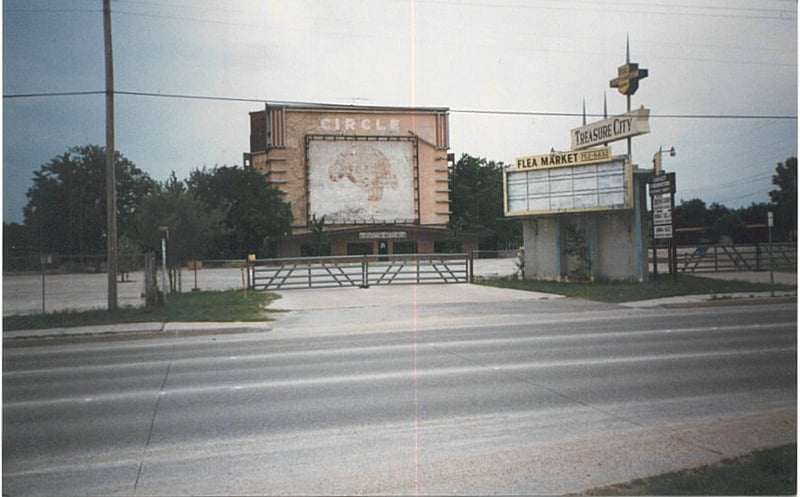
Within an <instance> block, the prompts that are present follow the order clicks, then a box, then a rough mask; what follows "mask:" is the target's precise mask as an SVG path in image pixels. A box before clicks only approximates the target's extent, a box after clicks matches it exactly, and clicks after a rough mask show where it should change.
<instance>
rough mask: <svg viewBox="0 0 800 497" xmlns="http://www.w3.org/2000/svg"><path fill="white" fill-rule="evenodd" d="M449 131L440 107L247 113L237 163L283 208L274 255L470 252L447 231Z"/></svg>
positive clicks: (277, 108)
mask: <svg viewBox="0 0 800 497" xmlns="http://www.w3.org/2000/svg"><path fill="white" fill-rule="evenodd" d="M448 127H449V114H448V109H447V108H416V107H415V108H403V107H366V106H359V107H356V106H338V105H322V104H320V105H313V104H310V105H297V104H292V105H274V104H267V105H266V107H265V109H264V110H260V111H256V112H251V113H250V152H249V153H245V154H244V165H245V167H252V168H253V169H255V170H256V171H258V172H260V173H261V174H263V175H264V177H265V180H266V181H268V182H269V183H270V184H271V185H273V186H275V187H276V188H278V189H280V190H281V191H283V192H284V194H285V198H284V199H285V200H286V201H287V202H289V203H290V205H291V211H292V217H293V223H292V230H291V233H287V234H286V236H284V237H282V238H281V239H280V240H275V241H273V247H274V252H275V254H277V256H278V257H299V256H307V255H335V256H340V255H363V254H376V255H391V254H408V253H435V252H445V251H453V249H456V250H458V251H468V250H470V249H472V248H477V237H476V236H470V235H466V236H464V235H462V236H461V237H460V239H459V240H453V239H451V236H450V234H449V231H448V229H447V226H448V222H449V220H450V188H449V186H450V182H449V174H450V167H449V166H450V163H451V161H452V155H449V154H448V149H449V130H448ZM321 220H324V222H321ZM315 228H316V229H315ZM320 228H321V229H320ZM320 247H323V249H322V253H320ZM259 257H261V256H260V255H259Z"/></svg>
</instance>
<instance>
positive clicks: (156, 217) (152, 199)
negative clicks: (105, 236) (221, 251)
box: [137, 171, 224, 290]
mask: <svg viewBox="0 0 800 497" xmlns="http://www.w3.org/2000/svg"><path fill="white" fill-rule="evenodd" d="M223 219H224V216H223V215H222V213H221V212H219V210H217V209H210V208H208V206H207V205H205V204H204V203H202V202H201V201H200V200H199V199H197V198H195V197H194V196H193V195H191V194H189V192H187V191H186V187H185V185H184V184H183V182H181V181H178V179H177V178H176V177H175V172H174V171H173V173H172V175H171V176H170V178H169V179H168V180H167V181H166V182H165V183H164V184H163V185H158V187H157V188H156V189H155V190H154V191H153V192H152V193H151V194H150V195H148V196H147V197H145V198H144V199H143V201H142V204H141V209H140V212H139V215H138V217H137V221H138V222H137V228H138V229H137V231H138V240H139V243H140V244H141V245H142V246H143V247H145V248H147V249H149V250H153V251H156V252H160V251H161V239H162V237H163V236H165V235H166V237H167V239H168V241H167V265H168V266H169V267H170V272H171V276H170V278H171V280H172V281H173V282H174V281H175V278H174V271H175V269H176V268H178V267H179V266H181V265H183V264H185V263H186V262H187V261H188V260H189V259H200V258H202V257H204V256H206V255H208V254H207V252H206V251H207V247H208V244H209V241H210V240H212V239H214V237H216V236H218V235H219V234H220V233H221V231H222V226H223ZM162 228H166V229H167V230H168V231H167V232H162ZM173 290H174V283H173Z"/></svg>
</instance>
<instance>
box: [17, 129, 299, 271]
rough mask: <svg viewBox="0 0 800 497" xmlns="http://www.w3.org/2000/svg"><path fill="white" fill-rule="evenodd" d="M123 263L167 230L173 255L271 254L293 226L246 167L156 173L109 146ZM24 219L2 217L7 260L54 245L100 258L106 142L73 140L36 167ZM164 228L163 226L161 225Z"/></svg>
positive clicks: (274, 193) (175, 259) (85, 260)
mask: <svg viewBox="0 0 800 497" xmlns="http://www.w3.org/2000/svg"><path fill="white" fill-rule="evenodd" d="M115 167H116V169H115V174H116V186H117V235H118V252H119V259H120V268H121V270H125V268H124V265H125V261H126V260H136V261H137V262H138V256H139V255H140V254H141V253H142V252H143V251H148V250H153V251H160V244H161V238H162V236H165V235H168V236H169V249H168V250H167V254H168V256H169V259H170V261H169V262H170V265H172V266H174V265H176V264H183V263H185V262H187V261H188V260H203V259H232V258H243V257H245V255H246V254H248V253H258V254H261V256H262V257H269V256H270V254H271V252H272V251H273V249H274V244H275V240H276V239H277V238H278V237H281V236H283V235H284V234H285V233H287V232H288V231H290V225H291V221H292V216H291V211H290V206H289V204H288V203H287V202H285V201H284V200H283V193H282V192H280V191H279V190H278V189H276V188H273V187H271V186H269V185H268V184H267V182H265V181H264V178H263V176H261V175H260V174H259V173H258V172H255V171H253V170H252V169H244V168H240V167H232V166H215V167H213V168H211V169H207V168H205V167H203V168H202V169H195V170H193V171H192V172H191V173H190V175H189V177H188V178H186V179H184V180H179V179H178V178H177V177H176V175H175V173H174V172H173V173H172V175H171V176H170V177H169V178H168V179H167V180H166V181H164V182H158V181H155V180H153V179H152V178H151V177H150V176H149V175H148V174H147V173H146V172H144V171H142V170H141V169H139V168H138V167H136V165H135V164H133V162H131V161H130V160H128V159H127V158H126V157H125V156H123V155H122V154H120V153H116V156H115ZM27 196H28V203H27V205H26V206H25V209H24V220H25V221H24V224H22V225H20V224H17V223H12V224H6V223H3V232H4V233H3V239H4V243H3V259H4V266H5V268H6V269H14V265H15V263H19V264H24V262H23V261H24V258H25V257H26V256H31V255H36V256H38V254H60V255H62V256H67V257H68V258H69V259H71V262H72V263H75V264H84V265H89V264H95V265H97V266H99V264H100V263H101V262H102V261H103V260H104V258H105V253H106V240H107V238H106V235H107V223H106V187H105V149H104V147H99V146H95V145H87V146H82V147H74V148H71V149H69V150H68V151H67V152H66V153H64V154H63V155H60V156H58V157H55V158H54V159H52V160H51V161H50V162H48V163H47V164H44V165H42V166H41V168H40V169H39V170H38V171H36V172H35V173H34V178H33V186H31V188H30V189H29V190H28V192H27ZM167 230H168V233H167Z"/></svg>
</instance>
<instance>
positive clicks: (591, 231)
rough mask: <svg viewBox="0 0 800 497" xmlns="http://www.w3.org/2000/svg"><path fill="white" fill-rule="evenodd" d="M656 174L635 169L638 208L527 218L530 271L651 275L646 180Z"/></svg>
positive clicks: (568, 276)
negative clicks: (649, 270) (648, 262)
mask: <svg viewBox="0 0 800 497" xmlns="http://www.w3.org/2000/svg"><path fill="white" fill-rule="evenodd" d="M652 174H653V173H652V171H636V172H635V173H634V175H633V183H634V185H633V186H634V199H633V202H634V208H633V209H626V210H615V211H597V212H582V213H574V214H554V215H546V216H536V217H531V218H526V219H523V223H522V226H523V237H524V244H525V245H524V246H525V254H524V260H525V277H526V278H529V279H541V280H559V281H570V280H573V281H581V280H590V281H598V280H624V281H639V282H643V281H647V279H648V264H647V261H648V240H649V238H650V232H649V230H648V229H647V219H648V218H647V197H646V185H647V181H648V179H649V178H650V177H651V176H652Z"/></svg>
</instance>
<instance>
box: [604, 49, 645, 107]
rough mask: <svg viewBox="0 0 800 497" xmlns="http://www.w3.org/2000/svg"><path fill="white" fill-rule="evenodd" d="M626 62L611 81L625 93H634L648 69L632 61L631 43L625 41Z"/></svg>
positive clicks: (612, 86) (614, 86)
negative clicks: (640, 67)
mask: <svg viewBox="0 0 800 497" xmlns="http://www.w3.org/2000/svg"><path fill="white" fill-rule="evenodd" d="M625 52H626V54H625V64H623V65H621V66H619V67H618V68H617V77H616V78H614V79H612V80H611V82H610V85H611V88H616V89H618V90H619V92H620V93H622V94H623V95H633V94H634V93H636V90H638V89H639V80H640V79H644V78H646V77H647V69H639V64H634V63H631V45H630V42H629V41H628V40H626V43H625Z"/></svg>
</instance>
